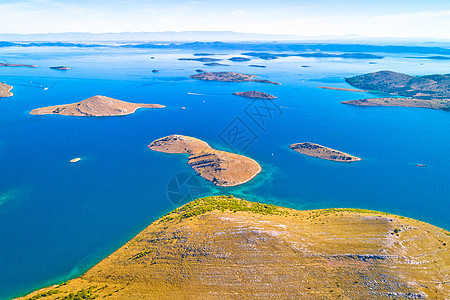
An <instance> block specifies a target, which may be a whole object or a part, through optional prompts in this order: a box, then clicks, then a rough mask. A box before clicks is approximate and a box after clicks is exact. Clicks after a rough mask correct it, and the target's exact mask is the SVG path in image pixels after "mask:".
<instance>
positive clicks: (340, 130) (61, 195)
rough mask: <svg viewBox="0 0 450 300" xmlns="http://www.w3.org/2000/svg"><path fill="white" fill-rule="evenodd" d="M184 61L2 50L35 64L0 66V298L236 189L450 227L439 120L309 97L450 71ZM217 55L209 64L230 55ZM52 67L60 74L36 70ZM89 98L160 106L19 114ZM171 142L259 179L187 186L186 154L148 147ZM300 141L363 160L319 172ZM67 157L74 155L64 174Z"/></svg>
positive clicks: (448, 164) (144, 53) (321, 166)
mask: <svg viewBox="0 0 450 300" xmlns="http://www.w3.org/2000/svg"><path fill="white" fill-rule="evenodd" d="M217 52H218V53H224V51H223V50H220V51H217ZM192 53H193V52H189V51H179V50H171V51H168V50H165V51H162V50H140V49H139V50H130V49H113V48H92V49H77V48H45V47H43V48H0V61H8V62H11V63H30V64H38V65H39V66H40V67H39V68H33V69H28V68H7V67H1V68H0V81H1V82H6V83H8V84H10V85H13V86H14V89H13V90H12V91H13V92H14V96H13V97H10V98H3V99H0V170H1V175H2V176H0V299H7V298H10V297H14V296H18V295H21V294H24V293H27V292H29V291H31V290H34V289H37V288H40V287H43V286H46V285H50V284H55V283H59V282H62V281H65V280H67V279H70V278H73V277H76V276H79V275H80V274H82V273H83V272H84V271H86V270H87V269H89V268H90V267H91V266H92V265H94V264H95V263H97V262H98V261H100V260H101V259H102V258H104V257H105V256H107V255H108V254H109V253H111V252H113V251H114V250H115V249H117V248H118V247H120V245H122V244H123V243H125V242H126V241H128V240H129V239H130V238H132V237H133V236H134V235H136V234H137V233H139V232H140V231H141V230H142V229H143V228H145V227H146V226H148V225H149V224H150V223H151V222H152V221H154V220H155V219H157V218H159V217H160V216H162V215H163V214H165V213H167V212H169V211H171V210H172V209H174V208H175V207H177V206H178V205H181V204H182V203H183V202H186V201H189V200H191V199H192V197H195V196H206V195H221V194H233V195H235V196H239V197H244V198H245V199H249V200H254V201H261V202H266V203H275V204H279V205H284V206H288V207H293V208H298V209H314V208H326V207H358V208H365V209H373V210H379V211H386V212H390V213H395V214H399V215H403V216H407V217H411V218H415V219H419V220H422V221H425V222H429V223H431V224H433V225H436V226H439V227H442V228H445V229H450V218H448V215H449V211H450V205H449V200H450V185H449V175H450V158H449V157H450V143H449V141H450V113H449V112H443V111H436V110H428V109H415V108H389V107H380V108H376V107H375V108H370V107H369V108H368V107H356V106H347V105H343V104H340V102H341V101H344V100H352V99H359V98H367V97H374V96H379V95H376V94H368V93H355V92H342V91H333V90H324V89H319V88H318V86H334V87H349V86H348V85H347V84H346V83H345V81H344V80H343V78H344V77H348V76H353V75H358V74H362V73H367V72H373V71H379V70H387V69H389V70H394V71H398V72H404V73H408V74H413V75H425V74H434V73H448V72H449V67H450V63H449V62H446V61H432V60H420V59H408V58H404V57H405V56H410V55H406V54H405V55H401V54H396V55H392V54H386V55H387V57H386V58H385V59H382V60H377V61H376V62H377V64H369V60H356V59H336V58H334V59H333V58H320V59H317V58H301V57H290V58H281V59H279V60H274V61H263V60H260V59H254V60H252V61H251V62H227V63H228V64H231V65H232V66H230V67H207V66H203V64H202V63H200V62H191V61H178V60H177V58H179V57H191V56H192ZM226 53H227V54H229V56H220V58H228V57H231V56H234V55H237V54H239V52H233V51H229V52H226ZM151 56H154V57H155V59H150V57H151ZM249 64H262V65H266V66H267V68H265V69H262V68H251V67H249V66H248V65H249ZM57 65H67V66H70V67H72V70H70V71H67V72H62V71H55V70H50V69H49V68H48V67H50V66H57ZM302 65H309V66H310V67H309V68H302V67H301V66H302ZM153 69H158V70H159V72H158V73H152V72H151V71H152V70H153ZM196 69H205V70H214V71H237V72H243V73H247V74H257V75H260V76H261V78H264V79H269V80H272V81H277V82H280V83H281V84H282V85H280V86H277V85H270V84H261V83H223V82H203V81H196V80H193V79H189V77H188V76H189V75H192V74H195V70H196ZM43 87H48V89H47V90H44V89H43ZM245 90H260V91H264V92H267V93H270V94H274V95H276V96H277V97H278V99H276V100H274V101H273V102H270V103H273V105H272V104H271V105H267V102H264V101H251V100H249V99H245V98H241V97H237V96H233V95H232V93H233V92H237V91H245ZM188 92H189V93H195V94H188ZM197 94H200V95H197ZM93 95H104V96H109V97H113V98H116V99H121V100H125V101H130V102H142V103H160V104H164V105H166V106H167V108H165V109H141V110H138V111H137V113H135V114H133V115H129V116H124V117H104V118H81V117H65V116H32V115H30V114H29V112H30V111H31V110H32V109H33V108H37V107H43V106H49V105H57V104H64V103H72V102H78V101H81V100H83V99H86V98H88V97H90V96H93ZM181 107H186V110H182V109H181ZM258 112H259V114H260V115H258ZM261 115H262V116H261ZM236 128H238V129H239V128H240V129H241V131H242V129H245V134H244V137H245V138H244V139H243V140H244V142H243V143H242V144H238V143H236V142H235V141H234V142H233V135H232V133H233V132H234V131H233V129H236ZM175 133H176V134H184V135H190V136H194V137H197V138H200V139H202V140H204V141H206V142H208V143H210V144H211V145H212V146H213V147H216V148H219V149H224V150H229V151H234V152H238V153H241V154H244V155H247V156H249V157H252V158H253V159H255V160H257V161H258V162H259V163H260V164H261V166H262V167H263V171H262V173H261V174H259V175H258V176H257V177H256V178H255V179H254V180H252V181H251V182H249V183H246V184H244V185H242V186H238V187H232V188H218V187H216V186H214V185H212V184H211V183H209V182H207V181H205V180H203V179H202V178H199V177H195V172H194V171H193V170H192V169H191V168H190V167H189V166H188V165H187V164H186V157H185V156H184V155H175V154H165V153H158V152H153V151H151V150H149V149H148V148H147V145H148V144H149V143H150V142H152V141H153V140H155V139H157V138H161V137H163V136H166V135H170V134H175ZM229 134H231V135H229ZM304 141H310V142H316V143H319V144H322V145H325V146H328V147H331V148H335V149H338V150H342V151H344V152H348V153H351V154H353V155H356V156H359V157H361V158H363V160H362V161H361V162H357V163H352V164H342V163H336V162H330V161H325V160H320V159H315V158H310V157H306V156H303V155H300V154H298V153H296V152H293V151H292V150H290V149H289V147H288V146H289V145H290V144H292V143H296V142H304ZM75 157H81V158H82V160H81V161H80V162H78V163H76V164H71V163H69V160H70V159H72V158H75ZM416 163H421V164H426V165H427V166H428V167H426V168H420V167H416V166H415V164H416ZM180 174H181V175H180ZM177 175H179V177H177V178H178V179H179V178H185V177H186V176H188V177H189V176H191V175H194V179H195V182H196V183H195V184H194V188H198V189H195V190H194V191H193V189H190V188H189V187H186V186H183V187H182V188H181V190H180V192H179V194H180V195H184V196H186V197H185V199H183V202H177V201H174V199H173V198H169V197H168V190H169V191H173V189H174V186H173V178H175V177H176V176H177ZM171 180H172V181H171ZM191 192H192V193H194V195H193V196H190V194H189V193H191Z"/></svg>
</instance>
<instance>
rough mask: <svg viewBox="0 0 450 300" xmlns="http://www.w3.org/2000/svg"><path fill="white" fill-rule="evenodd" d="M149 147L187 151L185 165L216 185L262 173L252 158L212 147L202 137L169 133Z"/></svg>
mask: <svg viewBox="0 0 450 300" xmlns="http://www.w3.org/2000/svg"><path fill="white" fill-rule="evenodd" d="M148 147H149V148H150V149H152V150H154V151H159V152H165V153H187V154H189V157H188V164H189V165H190V166H191V167H192V168H193V169H194V170H195V172H197V173H198V174H199V175H200V176H201V177H203V178H205V179H206V180H208V181H210V182H212V183H213V184H215V185H217V186H224V187H229V186H236V185H240V184H243V183H246V182H247V181H250V180H252V179H253V178H254V177H255V176H256V175H258V174H259V172H261V167H260V165H259V164H258V163H257V162H256V161H254V160H253V159H251V158H248V157H245V156H242V155H239V154H235V153H230V152H225V151H220V150H215V149H213V148H211V147H210V146H209V145H208V144H207V143H205V142H204V141H202V140H199V139H196V138H193V137H189V136H184V135H176V134H174V135H170V136H166V137H164V138H161V139H158V140H156V141H153V142H152V143H151V144H150V145H149V146H148Z"/></svg>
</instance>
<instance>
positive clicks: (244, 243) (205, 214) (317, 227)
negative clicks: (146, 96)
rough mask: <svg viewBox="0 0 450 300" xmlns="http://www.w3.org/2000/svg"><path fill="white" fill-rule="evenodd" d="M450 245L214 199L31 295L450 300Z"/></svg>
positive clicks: (418, 228) (381, 220) (395, 230)
mask: <svg viewBox="0 0 450 300" xmlns="http://www.w3.org/2000/svg"><path fill="white" fill-rule="evenodd" d="M449 244H450V233H449V232H448V231H446V230H443V229H440V228H437V227H435V226H432V225H430V224H427V223H423V222H420V221H416V220H413V219H409V218H404V217H400V216H396V215H391V214H387V213H382V212H376V211H368V210H363V209H320V210H309V211H299V210H294V209H287V208H283V207H278V206H274V205H266V204H261V203H255V202H248V201H244V200H241V199H238V198H234V197H233V196H217V197H207V198H203V199H198V200H196V201H194V202H191V203H188V204H186V205H184V206H182V207H180V208H178V209H176V210H174V211H173V212H171V213H169V214H167V215H165V216H164V217H162V218H160V219H159V220H157V221H155V222H153V223H152V224H150V225H149V226H148V227H147V228H146V229H144V230H143V231H142V232H141V233H139V234H138V235H137V236H136V237H134V238H133V239H131V240H130V241H129V242H128V243H126V244H125V245H123V246H122V247H121V248H119V249H118V250H117V251H115V252H114V253H113V254H111V255H109V256H107V257H106V258H105V259H103V260H102V261H101V262H100V263H98V264H97V265H95V266H94V267H92V268H91V269H90V270H89V271H87V272H86V273H85V274H83V275H82V276H80V277H79V278H75V279H72V280H69V281H67V282H64V283H62V284H60V285H55V286H52V287H48V288H45V289H42V290H39V291H36V292H34V293H32V294H30V295H28V296H26V297H25V298H24V299H39V298H42V297H45V298H43V299H45V300H54V299H94V298H97V299H104V298H105V297H106V299H426V298H430V299H449V298H450V285H449V283H448V274H449V272H450V255H449V250H448V248H449ZM33 297H34V298H33Z"/></svg>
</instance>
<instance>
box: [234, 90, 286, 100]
mask: <svg viewBox="0 0 450 300" xmlns="http://www.w3.org/2000/svg"><path fill="white" fill-rule="evenodd" d="M233 95H236V96H241V97H245V98H257V99H267V100H271V99H276V98H277V97H275V96H274V95H271V94H267V93H264V92H257V91H247V92H237V93H233Z"/></svg>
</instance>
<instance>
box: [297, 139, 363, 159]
mask: <svg viewBox="0 0 450 300" xmlns="http://www.w3.org/2000/svg"><path fill="white" fill-rule="evenodd" d="M289 148H291V149H292V150H294V151H296V152H298V153H301V154H305V155H308V156H312V157H317V158H321V159H326V160H332V161H338V162H348V163H349V162H353V161H360V160H361V158H359V157H356V156H353V155H350V154H347V153H344V152H341V151H338V150H334V149H331V148H328V147H325V146H321V145H319V144H314V143H309V142H305V143H296V144H292V145H290V146H289Z"/></svg>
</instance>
